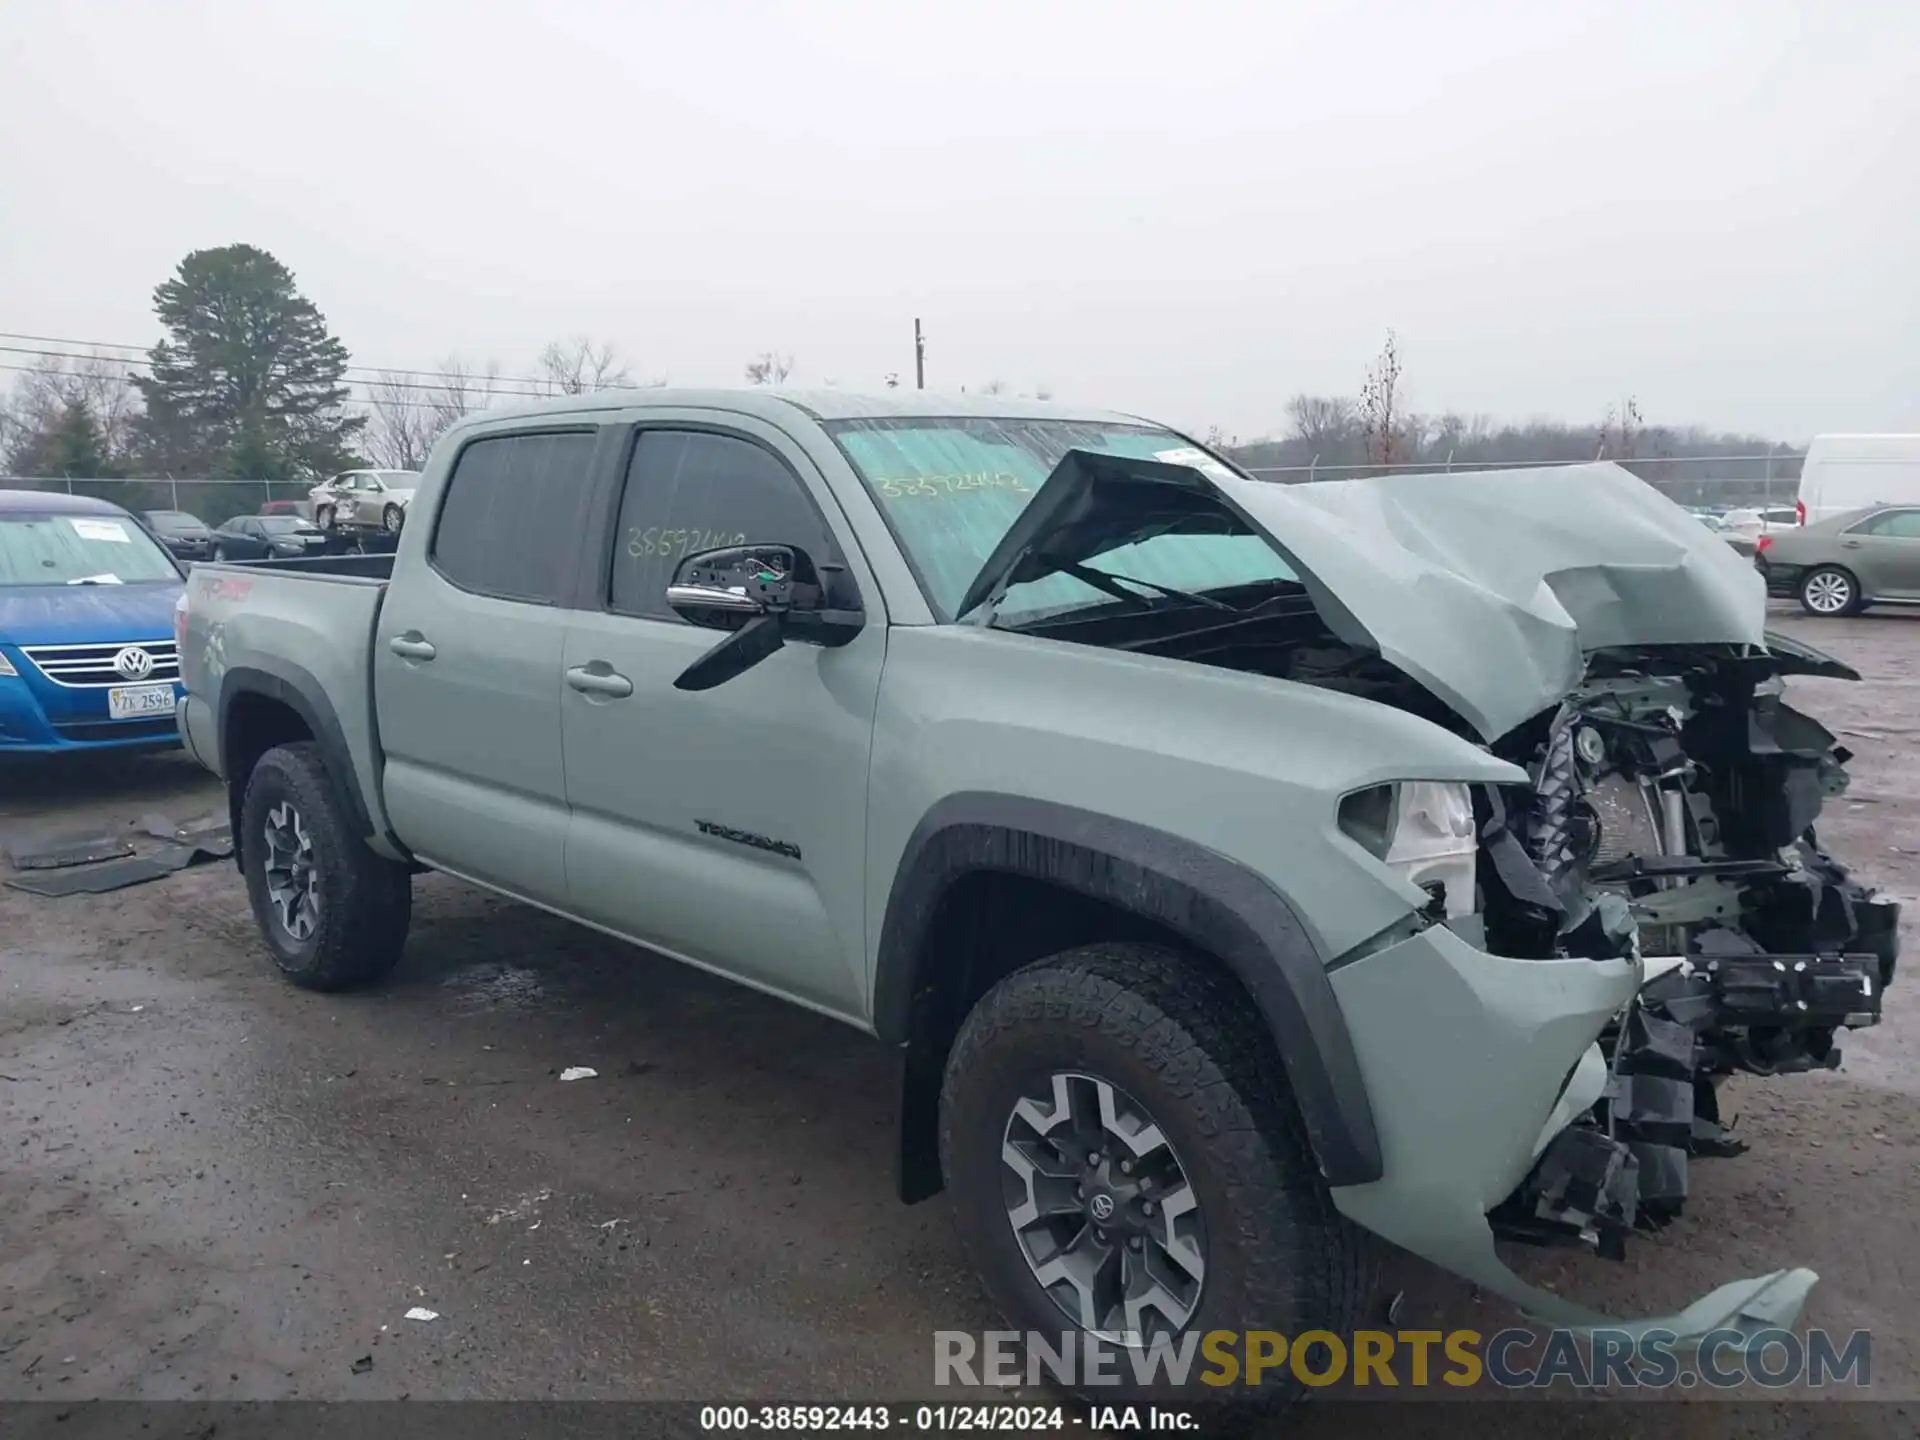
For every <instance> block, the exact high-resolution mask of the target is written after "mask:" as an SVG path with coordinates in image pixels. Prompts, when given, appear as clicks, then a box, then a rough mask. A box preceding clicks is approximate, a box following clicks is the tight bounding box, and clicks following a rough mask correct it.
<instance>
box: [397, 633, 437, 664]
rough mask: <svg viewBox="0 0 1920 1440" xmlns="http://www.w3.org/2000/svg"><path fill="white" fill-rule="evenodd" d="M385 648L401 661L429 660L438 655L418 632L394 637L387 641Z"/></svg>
mask: <svg viewBox="0 0 1920 1440" xmlns="http://www.w3.org/2000/svg"><path fill="white" fill-rule="evenodd" d="M387 648H388V649H389V650H391V651H392V652H393V653H394V654H396V655H398V656H399V657H400V658H401V659H402V660H431V659H433V657H434V656H435V655H437V654H439V653H440V652H439V651H437V650H435V649H434V648H433V643H432V642H431V641H429V640H428V639H426V637H425V636H423V635H421V633H420V632H419V631H418V630H409V631H408V632H407V633H406V634H404V635H396V636H394V637H393V638H392V639H391V640H389V641H387Z"/></svg>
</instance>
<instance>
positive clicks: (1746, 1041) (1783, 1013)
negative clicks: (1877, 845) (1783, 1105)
mask: <svg viewBox="0 0 1920 1440" xmlns="http://www.w3.org/2000/svg"><path fill="white" fill-rule="evenodd" d="M1816 668H1817V669H1819V670H1821V671H1823V672H1824V673H1835V672H1836V671H1838V672H1840V673H1847V674H1850V673H1851V672H1845V670H1844V667H1838V666H1836V664H1835V662H1832V661H1829V660H1826V659H1825V657H1819V656H1815V655H1813V654H1812V653H1811V652H1804V651H1800V652H1797V653H1795V652H1788V653H1784V654H1777V655H1766V654H1761V655H1755V654H1739V653H1735V652H1733V651H1731V650H1726V651H1718V652H1717V651H1715V650H1712V649H1708V648H1705V647H1701V648H1696V649H1690V650H1684V651H1665V652H1661V651H1643V652H1626V653H1604V654H1601V655H1598V656H1595V657H1594V659H1593V664H1592V667H1591V669H1590V671H1589V674H1588V678H1587V682H1586V683H1585V684H1584V685H1583V686H1582V687H1581V688H1580V689H1579V690H1578V691H1576V692H1575V693H1574V694H1573V695H1571V696H1569V697H1568V699H1567V701H1566V702H1565V704H1563V705H1562V706H1561V707H1560V708H1559V709H1558V710H1557V711H1556V712H1555V713H1553V714H1552V715H1550V716H1543V717H1541V719H1540V721H1539V722H1537V723H1535V724H1533V725H1529V726H1526V727H1523V730H1522V731H1521V732H1519V733H1516V734H1514V735H1510V736H1507V737H1505V739H1503V741H1502V742H1501V743H1500V744H1498V745H1496V746H1495V747H1494V748H1495V749H1496V751H1498V752H1500V753H1501V754H1502V755H1503V757H1504V758H1507V759H1510V760H1513V761H1515V762H1516V763H1519V764H1521V765H1524V766H1525V767H1526V769H1527V771H1528V773H1529V774H1530V775H1531V776H1532V777H1533V780H1534V784H1533V790H1532V794H1531V795H1530V796H1527V797H1524V799H1523V798H1522V797H1513V796H1501V795H1497V794H1490V795H1488V796H1487V797H1486V800H1485V803H1486V811H1485V813H1484V814H1483V815H1482V816H1481V817H1480V819H1481V841H1482V846H1483V853H1484V854H1485V855H1486V857H1487V859H1488V861H1489V869H1490V871H1491V874H1490V875H1488V876H1487V877H1486V878H1485V883H1484V889H1483V897H1484V900H1485V914H1486V921H1487V925H1488V935H1489V943H1490V945H1491V946H1492V948H1494V949H1495V950H1497V951H1499V952H1501V953H1505V954H1510V955H1542V956H1544V955H1565V956H1570V957H1587V958H1595V959H1598V958H1605V957H1610V956H1622V955H1631V954H1636V953H1637V954H1638V955H1640V956H1641V957H1642V959H1643V961H1644V963H1645V965H1646V973H1647V977H1648V978H1647V983H1646V984H1645V985H1644V987H1643V988H1642V989H1641V991H1640V994H1639V996H1638V997H1637V998H1636V1000H1635V1002H1634V1003H1633V1005H1632V1006H1631V1007H1630V1008H1629V1010H1628V1011H1627V1013H1625V1014H1624V1015H1622V1016H1621V1017H1620V1019H1619V1021H1618V1023H1617V1024H1616V1025H1614V1026H1613V1027H1611V1029H1610V1030H1609V1031H1608V1033H1607V1034H1606V1035H1604V1036H1603V1037H1602V1040H1601V1045H1602V1048H1603V1051H1604V1053H1605V1055H1606V1059H1607V1064H1608V1071H1609V1074H1608V1080H1607V1086H1606V1090H1605V1092H1604V1098H1603V1099H1602V1101H1601V1102H1600V1103H1599V1104H1598V1105H1596V1106H1595V1107H1594V1110H1593V1112H1592V1113H1591V1114H1589V1115H1588V1116H1586V1117H1583V1118H1582V1119H1581V1120H1580V1121H1579V1122H1578V1123H1576V1124H1575V1125H1574V1126H1573V1127H1572V1128H1570V1129H1568V1130H1566V1131H1564V1132H1563V1133H1562V1134H1561V1135H1560V1136H1559V1137H1558V1138H1557V1139H1556V1140H1555V1141H1554V1142H1553V1143H1552V1144H1551V1145H1550V1146H1548V1148H1547V1150H1546V1152H1545V1153H1544V1154H1543V1155H1542V1157H1541V1159H1540V1163H1539V1165H1538V1166H1537V1167H1536V1169H1535V1171H1534V1172H1533V1174H1532V1175H1531V1176H1530V1177H1529V1178H1528V1181H1527V1182H1526V1184H1525V1185H1523V1186H1522V1187H1521V1189H1520V1191H1519V1192H1518V1193H1516V1195H1515V1196H1514V1197H1513V1198H1512V1199H1510V1200H1509V1201H1508V1202H1507V1204H1506V1205H1505V1206H1503V1207H1502V1209H1501V1210H1500V1211H1499V1212H1497V1213H1496V1214H1495V1216H1494V1217H1493V1218H1494V1220H1495V1223H1496V1227H1497V1228H1498V1229H1500V1230H1501V1231H1502V1232H1503V1233H1505V1234H1508V1235H1509V1236H1512V1237H1516V1238H1523V1239H1528V1240H1535V1241H1543V1242H1548V1243H1554V1242H1566V1243H1585V1244H1589V1245H1593V1246H1595V1247H1596V1248H1598V1249H1599V1250H1600V1251H1601V1252H1602V1253H1605V1254H1611V1255H1616V1256H1617V1255H1618V1254H1619V1253H1621V1249H1622V1241H1623V1239H1624V1236H1625V1235H1626V1234H1627V1233H1628V1232H1629V1231H1631V1230H1633V1229H1635V1228H1657V1227H1658V1226H1660V1225H1662V1224H1664V1223H1666V1222H1667V1221H1669V1220H1671V1219H1672V1218H1673V1217H1674V1216H1675V1215H1677V1214H1678V1213H1679V1211H1680V1209H1681V1206H1682V1205H1683V1204H1684V1202H1685V1200H1686V1198H1687V1192H1688V1170H1689V1165H1690V1162H1691V1160H1692V1159H1693V1158H1695V1157H1700V1158H1710V1157H1716V1156H1725V1155H1733V1154H1738V1153H1740V1152H1741V1151H1742V1150H1743V1149H1744V1148H1745V1146H1744V1145H1743V1144H1742V1143H1741V1142H1740V1141H1739V1140H1738V1139H1737V1138H1736V1136H1735V1135H1734V1133H1733V1132H1732V1130H1731V1129H1730V1128H1729V1127H1728V1126H1727V1125H1726V1124H1724V1123H1723V1120H1722V1116H1721V1113H1720V1106H1719V1098H1718V1087H1719V1084H1720V1082H1721V1080H1723V1079H1724V1078H1725V1077H1726V1076H1727V1075H1730V1074H1734V1073H1736V1072H1741V1071H1744V1072H1747V1073H1750V1074H1755V1075H1786V1074H1793V1073H1797V1072H1801V1071H1806V1070H1815V1069H1831V1068H1833V1067H1835V1066H1837V1065H1838V1064H1839V1063H1840V1050H1839V1047H1838V1045H1837V1043H1836V1036H1837V1035H1838V1034H1839V1032H1841V1031H1843V1030H1848V1029H1856V1028H1860V1027H1863V1026H1868V1025H1873V1024H1876V1023H1877V1022H1878V1021H1879V1018H1880V1009H1881V996H1882V993H1883V991H1884V990H1885V987H1886V986H1887V984H1888V983H1889V982H1890V981H1891V980H1892V978H1893V970H1894V964H1895V959H1896V955H1897V944H1898V938H1897V936H1898V924H1899V906H1898V904H1897V903H1896V902H1894V901H1892V900H1890V899H1886V898H1884V897H1881V896H1878V895H1876V894H1875V893H1874V892H1873V891H1872V890H1871V889H1870V888H1869V887H1867V886H1865V885H1862V884H1861V883H1860V882H1858V881H1856V880H1854V879H1852V878H1851V876H1850V875H1849V873H1848V871H1847V868H1846V866H1845V865H1843V864H1842V863H1840V862H1839V861H1838V860H1836V859H1834V858H1833V856H1831V855H1829V854H1828V853H1826V852H1825V851H1824V850H1823V849H1821V847H1820V844H1819V840H1818V838H1817V836H1816V833H1815V828H1814V822H1815V820H1816V818H1817V817H1818V815H1819V813H1820V810H1821V807H1822V806H1823V805H1824V804H1825V802H1826V801H1827V800H1829V799H1831V798H1833V797H1835V796H1838V795H1840V794H1842V793H1844V791H1845V789H1846V786H1847V773H1846V769H1845V766H1846V762H1847V760H1848V759H1849V758H1851V757H1850V756H1849V754H1848V752H1847V750H1846V749H1845V748H1844V747H1842V746H1840V745H1839V744H1838V743H1837V742H1836V741H1835V738H1834V736H1833V735H1832V734H1831V733H1829V732H1828V731H1827V730H1826V729H1825V728H1824V727H1822V726H1821V725H1820V724H1819V723H1818V722H1817V721H1815V720H1813V719H1812V718H1810V717H1809V716H1807V715H1805V714H1803V713H1801V712H1800V711H1798V710H1796V709H1794V708H1793V707H1792V706H1790V705H1788V704H1787V703H1786V702H1785V700H1784V699H1783V698H1782V696H1781V692H1782V689H1783V684H1782V675H1783V673H1790V672H1793V671H1801V672H1805V671H1807V670H1809V669H1816Z"/></svg>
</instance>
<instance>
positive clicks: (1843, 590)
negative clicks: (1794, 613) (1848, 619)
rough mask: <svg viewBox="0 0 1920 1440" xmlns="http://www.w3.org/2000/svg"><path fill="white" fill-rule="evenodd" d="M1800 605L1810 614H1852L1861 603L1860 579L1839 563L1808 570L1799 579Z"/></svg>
mask: <svg viewBox="0 0 1920 1440" xmlns="http://www.w3.org/2000/svg"><path fill="white" fill-rule="evenodd" d="M1800 608H1801V609H1802V610H1805V611H1806V612H1807V613H1808V614H1809V615H1822V616H1829V617H1831V616H1836V615H1851V614H1853V613H1854V612H1855V611H1856V610H1859V609H1860V608H1861V606H1860V582H1859V581H1857V580H1855V579H1854V578H1853V576H1852V574H1851V573H1850V572H1848V571H1846V570H1842V569H1841V568H1840V567H1839V566H1838V565H1821V566H1818V567H1816V568H1815V569H1812V570H1809V571H1808V572H1807V573H1806V575H1805V576H1804V577H1802V579H1801V581H1800Z"/></svg>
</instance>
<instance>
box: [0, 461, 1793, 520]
mask: <svg viewBox="0 0 1920 1440" xmlns="http://www.w3.org/2000/svg"><path fill="white" fill-rule="evenodd" d="M1229 453H1231V452H1229ZM1800 458H1801V457H1800V456H1798V455H1796V454H1792V453H1785V454H1779V455H1687V456H1661V457H1652V458H1640V457H1635V458H1632V459H1628V460H1621V461H1619V462H1617V463H1619V464H1620V465H1622V466H1624V467H1625V468H1626V469H1628V470H1630V471H1632V472H1633V473H1634V474H1635V475H1638V476H1639V477H1640V478H1641V479H1642V480H1645V481H1646V482H1647V483H1648V484H1649V485H1651V486H1653V487H1654V488H1655V489H1656V490H1659V491H1660V492H1661V493H1662V494H1664V495H1665V496H1666V497H1667V498H1668V499H1670V500H1672V501H1674V502H1675V503H1677V504H1680V505H1699V506H1723V507H1727V508H1737V507H1749V506H1752V507H1762V508H1767V507H1773V506H1789V505H1792V504H1793V501H1794V496H1795V495H1796V494H1797V493H1798V491H1799V488H1800ZM1580 463H1584V462H1580V461H1573V460H1566V459H1555V460H1459V459H1455V458H1453V457H1451V456H1448V457H1445V458H1442V459H1433V460H1418V461H1411V462H1408V463H1406V464H1399V465H1321V464H1318V463H1309V464H1306V465H1249V466H1248V467H1247V471H1248V473H1249V474H1252V475H1256V476H1258V477H1259V478H1261V479H1263V480H1273V481H1278V482H1281V483H1286V484H1293V483H1298V482H1300V481H1307V480H1343V479H1352V478H1355V477H1359V476H1367V475H1382V474H1388V473H1397V474H1440V473H1451V472H1453V471H1458V470H1525V469H1535V468H1539V467H1542V466H1562V465H1573V464H1580ZM311 488H312V485H311V483H310V482H308V481H304V480H292V481H270V480H214V479H205V478H177V477H174V476H140V477H134V478H128V479H98V478H93V479H83V478H79V477H74V478H71V479H67V478H62V479H58V480H48V479H26V478H20V477H15V476H0V489H5V490H57V491H62V492H64V493H67V494H71V495H92V496H96V497H98V498H100V499H102V500H111V501H112V502H113V503H114V504H116V505H119V506H121V507H123V508H124V509H127V510H136V511H138V510H184V511H186V512H188V513H189V514H191V515H197V516H199V517H200V518H201V519H202V520H204V521H206V522H207V524H209V525H218V524H220V523H221V522H222V521H225V520H229V519H231V518H232V517H233V516H235V515H252V514H256V513H258V511H259V509H260V507H261V506H262V505H263V504H266V503H267V502H268V501H273V500H291V501H296V502H301V503H304V502H305V501H306V498H307V491H308V490H310V489H311Z"/></svg>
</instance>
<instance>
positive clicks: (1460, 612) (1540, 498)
mask: <svg viewBox="0 0 1920 1440" xmlns="http://www.w3.org/2000/svg"><path fill="white" fill-rule="evenodd" d="M1220 483H1221V487H1222V489H1223V491H1224V492H1225V493H1226V494H1227V496H1228V498H1229V499H1230V500H1232V501H1233V502H1235V503H1236V504H1237V505H1238V506H1239V507H1241V508H1242V509H1243V510H1244V511H1245V513H1246V514H1247V516H1248V518H1249V519H1251V520H1252V521H1253V522H1254V523H1255V524H1256V525H1257V526H1258V527H1259V528H1260V529H1261V530H1263V531H1265V532H1267V533H1268V534H1269V537H1270V539H1272V540H1273V541H1274V542H1275V543H1276V544H1277V545H1279V547H1280V548H1281V549H1282V550H1283V551H1284V552H1286V553H1287V554H1288V555H1289V556H1290V557H1291V558H1293V559H1294V560H1295V561H1297V562H1298V565H1299V566H1300V568H1301V569H1302V571H1303V578H1304V577H1305V576H1310V577H1311V582H1310V586H1309V588H1316V587H1317V588H1318V589H1322V590H1324V591H1325V592H1327V594H1328V595H1329V597H1330V598H1331V600H1332V601H1333V603H1331V604H1326V605H1322V608H1321V614H1322V616H1323V617H1324V618H1325V619H1326V621H1327V623H1328V624H1329V625H1331V626H1332V627H1333V628H1334V629H1335V631H1336V632H1342V633H1341V638H1342V639H1344V640H1347V641H1349V642H1350V643H1355V644H1371V645H1372V646H1373V647H1374V648H1376V649H1377V650H1379V652H1380V654H1381V655H1382V656H1383V657H1385V658H1386V659H1388V660H1390V661H1392V662H1393V663H1394V664H1395V665H1397V666H1398V667H1399V668H1400V669H1402V670H1404V671H1405V672H1406V673H1407V674H1409V675H1411V676H1412V677H1413V678H1414V679H1416V680H1418V681H1420V682H1421V683H1422V684H1424V685H1426V686H1427V687H1428V688H1429V689H1430V690H1432V691H1433V692H1434V693H1435V694H1436V695H1438V696H1439V697H1440V698H1441V699H1443V700H1445V701H1446V702H1447V703H1448V704H1449V705H1450V706H1452V707H1453V708H1454V709H1455V710H1457V711H1458V712H1459V713H1460V715H1461V716H1462V717H1463V718H1464V719H1465V720H1467V722H1468V723H1469V724H1471V725H1472V726H1473V727H1474V728H1475V729H1476V730H1478V731H1479V732H1480V734H1481V735H1482V736H1483V737H1485V738H1486V739H1489V740H1492V739H1496V738H1498V737H1499V736H1501V735H1504V734H1506V733H1507V732H1508V731H1509V730H1511V729H1513V727H1514V726H1516V725H1519V724H1521V723H1522V722H1524V721H1526V720H1528V719H1530V718H1531V717H1533V716H1534V715H1537V714H1539V713H1540V711H1542V710H1544V709H1546V708H1547V707H1548V706H1550V705H1554V704H1557V703H1558V702H1559V701H1560V700H1561V699H1562V698H1563V697H1564V696H1565V695H1566V694H1567V692H1568V691H1570V690H1572V689H1573V688H1574V686H1575V685H1576V684H1577V683H1578V682H1579V680H1580V677H1581V674H1582V672H1583V670H1584V668H1585V656H1586V654H1587V653H1589V652H1591V651H1595V650H1606V649H1611V648H1614V647H1616V646H1637V645H1702V644H1730V645H1752V646H1759V647H1764V645H1765V643H1766V642H1765V630H1766V606H1767V602H1766V585H1765V582H1764V581H1762V579H1761V578H1760V575H1759V573H1758V572H1757V571H1756V570H1755V569H1754V568H1753V566H1752V564H1751V563H1750V562H1748V561H1746V560H1743V559H1742V558H1741V557H1740V556H1739V555H1737V554H1735V553H1734V551H1733V549H1732V547H1731V546H1729V545H1728V544H1727V543H1726V542H1725V541H1724V540H1722V539H1720V537H1719V536H1717V535H1715V534H1714V533H1713V532H1712V531H1710V530H1708V529H1707V528H1706V527H1705V526H1704V525H1702V524H1700V523H1699V522H1698V521H1697V520H1695V519H1694V518H1693V517H1692V516H1690V515H1688V514H1687V512H1686V511H1684V510H1682V509H1681V508H1680V507H1679V506H1678V505H1675V504H1674V503H1673V502H1672V501H1670V500H1668V499H1667V498H1666V497H1665V496H1663V495H1661V494H1660V493H1659V492H1658V491H1656V490H1655V489H1654V488H1653V487H1652V486H1651V485H1648V484H1646V483H1645V482H1644V481H1642V480H1640V479H1637V478H1636V477H1635V476H1633V475H1632V474H1630V473H1629V472H1628V471H1626V470H1623V469H1622V468H1621V467H1620V466H1618V465H1613V464H1592V465H1566V466H1552V467H1543V468H1539V469H1530V470H1489V471H1475V472H1472V473H1465V474H1450V475H1396V476H1391V477H1384V478H1380V479H1373V480H1336V481H1321V482H1316V483H1312V484H1307V485H1285V486H1281V485H1263V484H1262V483H1261V482H1259V481H1252V480H1242V479H1239V478H1237V477H1235V478H1234V479H1233V480H1232V481H1231V482H1230V483H1229V482H1224V481H1223V482H1220ZM1314 598H1315V601H1316V603H1319V602H1320V599H1321V597H1320V595H1319V594H1316V595H1315V597H1314ZM1342 610H1344V612H1345V614H1344V615H1343V614H1341V613H1340V612H1341V611H1342Z"/></svg>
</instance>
